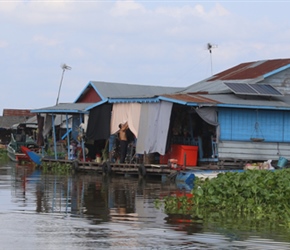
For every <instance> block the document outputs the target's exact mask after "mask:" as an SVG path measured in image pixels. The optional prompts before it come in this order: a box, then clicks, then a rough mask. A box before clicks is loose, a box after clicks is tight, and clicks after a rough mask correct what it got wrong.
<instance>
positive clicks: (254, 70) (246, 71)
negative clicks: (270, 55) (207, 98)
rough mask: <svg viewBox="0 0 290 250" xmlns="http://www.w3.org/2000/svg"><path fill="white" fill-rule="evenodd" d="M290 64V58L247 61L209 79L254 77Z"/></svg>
mask: <svg viewBox="0 0 290 250" xmlns="http://www.w3.org/2000/svg"><path fill="white" fill-rule="evenodd" d="M289 64H290V59H274V60H265V61H256V62H247V63H242V64H240V65H237V66H235V67H233V68H230V69H228V70H225V71H222V72H220V73H218V74H216V75H214V76H213V77H212V78H211V79H210V80H209V81H215V80H223V81H225V80H243V79H254V78H257V77H260V76H263V75H265V74H267V73H269V72H272V71H275V70H277V69H279V68H282V67H284V66H286V65H289Z"/></svg>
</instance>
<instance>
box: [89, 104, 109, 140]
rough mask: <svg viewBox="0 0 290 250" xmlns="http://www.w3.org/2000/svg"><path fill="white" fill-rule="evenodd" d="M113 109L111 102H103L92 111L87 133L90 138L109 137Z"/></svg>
mask: <svg viewBox="0 0 290 250" xmlns="http://www.w3.org/2000/svg"><path fill="white" fill-rule="evenodd" d="M111 109H112V105H111V104H103V105H100V106H97V107H95V108H93V109H92V110H91V111H90V116H89V120H88V126H87V133H86V136H87V138H88V139H89V140H102V139H108V138H109V136H110V120H111Z"/></svg>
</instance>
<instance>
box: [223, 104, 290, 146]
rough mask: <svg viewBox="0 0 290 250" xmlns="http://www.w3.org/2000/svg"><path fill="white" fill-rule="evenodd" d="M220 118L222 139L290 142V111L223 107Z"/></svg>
mask: <svg viewBox="0 0 290 250" xmlns="http://www.w3.org/2000/svg"><path fill="white" fill-rule="evenodd" d="M218 120H219V124H220V140H222V141H223V140H224V141H251V138H258V137H259V138H263V139H264V141H265V142H290V129H289V128H290V112H289V111H280V110H277V111H274V110H252V109H232V108H231V109H230V108H221V109H219V111H218Z"/></svg>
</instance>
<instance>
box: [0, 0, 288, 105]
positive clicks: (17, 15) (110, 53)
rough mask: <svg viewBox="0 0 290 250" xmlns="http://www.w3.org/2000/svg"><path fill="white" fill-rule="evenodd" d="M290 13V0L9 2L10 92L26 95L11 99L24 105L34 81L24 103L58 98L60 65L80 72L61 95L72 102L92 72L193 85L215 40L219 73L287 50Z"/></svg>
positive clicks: (1, 7) (3, 38) (1, 39)
mask: <svg viewBox="0 0 290 250" xmlns="http://www.w3.org/2000/svg"><path fill="white" fill-rule="evenodd" d="M249 9H251V12H249ZM261 9H263V11H261ZM276 13H277V14H276ZM288 16H289V15H288V9H287V4H282V3H279V2H277V3H273V4H267V3H260V4H259V3H250V2H249V3H239V2H235V3H230V2H228V1H221V2H219V3H216V2H211V1H200V2H197V1H133V0H131V1H41V0H39V1H12V2H5V4H4V3H0V22H1V23H3V24H5V25H3V26H2V29H1V34H0V50H1V57H0V63H1V65H3V68H2V71H3V73H2V75H1V78H2V82H4V85H3V86H4V90H3V91H10V92H13V93H15V96H14V97H13V100H17V101H14V102H13V103H11V102H9V100H7V102H5V103H6V105H8V106H9V105H17V103H18V105H21V106H22V105H23V103H24V102H23V98H22V96H21V93H23V88H24V87H23V86H24V85H25V87H26V88H27V87H29V88H30V89H32V90H33V94H34V95H35V96H37V98H31V100H29V102H27V104H25V105H27V106H30V107H39V106H40V107H41V106H42V103H44V102H45V103H46V104H47V103H49V102H51V104H54V103H55V97H56V96H55V97H54V94H55V95H56V92H57V90H58V84H59V78H60V74H61V68H60V66H59V65H60V64H61V63H67V64H68V65H70V66H72V70H71V71H70V72H69V73H68V74H66V75H65V79H64V84H63V87H62V93H61V96H60V99H61V101H73V100H75V98H76V97H77V96H78V94H79V93H78V92H77V91H81V90H82V89H83V87H84V86H85V85H86V84H87V83H88V82H89V81H90V80H103V81H115V82H125V83H142V84H151V85H152V84H157V85H171V86H187V85H189V84H192V83H194V82H197V81H200V80H202V79H204V78H207V77H208V76H209V75H210V74H211V70H210V65H211V62H210V54H209V52H208V51H207V50H206V48H205V46H206V44H207V43H208V42H210V43H213V44H217V45H218V47H217V48H216V49H214V50H213V52H212V62H213V71H214V73H217V72H218V71H221V70H224V69H227V68H229V67H232V66H235V65H237V64H239V63H242V62H244V61H255V60H259V59H265V58H274V57H285V56H287V55H289V54H290V51H289V50H290V48H288V47H289V46H288V41H289V40H290V28H289V25H288ZM23 83H25V84H23ZM15 89H21V90H20V92H19V93H18V92H17V91H15ZM43 89H45V93H44V92H43ZM10 92H7V93H10ZM3 93H4V95H8V94H5V92H3ZM38 97H39V98H38ZM50 99H51V100H50ZM5 101H6V100H5ZM0 111H1V106H0Z"/></svg>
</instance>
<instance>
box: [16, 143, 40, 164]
mask: <svg viewBox="0 0 290 250" xmlns="http://www.w3.org/2000/svg"><path fill="white" fill-rule="evenodd" d="M20 148H21V151H22V152H23V153H24V154H25V155H26V156H27V157H28V158H29V160H30V161H32V162H34V163H35V164H36V165H40V164H41V155H40V154H39V153H36V152H35V151H33V150H31V149H29V148H27V147H25V146H20Z"/></svg>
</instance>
